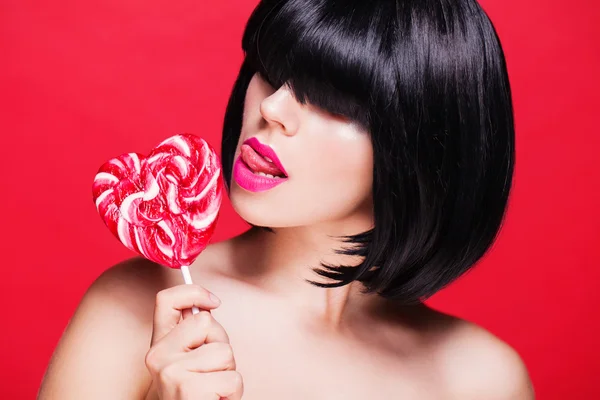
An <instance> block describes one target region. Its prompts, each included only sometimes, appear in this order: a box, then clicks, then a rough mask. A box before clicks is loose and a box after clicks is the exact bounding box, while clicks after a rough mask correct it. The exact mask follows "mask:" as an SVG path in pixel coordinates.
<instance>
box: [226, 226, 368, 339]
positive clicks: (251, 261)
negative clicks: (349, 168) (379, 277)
mask: <svg viewBox="0 0 600 400" xmlns="http://www.w3.org/2000/svg"><path fill="white" fill-rule="evenodd" d="M371 227H372V220H371V219H370V218H365V217H355V218H353V219H350V220H345V221H343V223H336V224H334V223H329V224H327V225H324V224H323V225H319V226H308V227H294V228H277V229H273V232H269V231H266V230H264V229H260V228H252V229H250V230H249V231H248V232H246V233H245V234H243V235H242V236H240V237H239V238H238V239H237V240H238V241H239V242H238V246H236V247H238V249H239V250H240V251H238V252H237V253H238V256H239V257H241V259H240V261H241V262H240V263H239V264H238V265H244V267H242V269H243V273H244V275H245V277H246V278H249V279H251V280H252V282H253V283H255V284H257V285H259V286H260V287H261V288H262V289H264V290H267V291H269V292H271V293H272V294H275V295H277V296H279V297H281V299H282V300H284V301H288V302H291V303H293V304H294V305H297V306H299V307H301V308H302V309H303V310H305V311H308V312H309V313H310V314H311V316H312V317H314V318H315V319H316V320H318V321H320V322H322V323H323V324H324V325H327V326H328V327H330V328H337V327H339V325H340V324H341V323H342V322H343V320H344V319H345V318H350V316H351V315H353V314H355V313H357V312H358V313H360V310H361V309H363V310H364V308H365V307H369V306H372V305H373V304H374V302H377V301H380V300H379V299H377V298H376V297H377V296H375V295H372V294H371V295H365V294H362V293H361V292H360V291H361V289H363V288H364V286H363V285H362V283H360V282H352V283H350V284H348V285H345V286H342V287H336V288H321V287H317V286H315V285H313V284H311V283H309V282H307V281H306V280H307V279H308V280H311V281H314V282H321V283H328V282H332V281H330V280H328V279H327V278H325V277H321V276H320V275H318V274H317V273H315V272H314V271H313V270H312V269H313V268H322V265H321V263H322V262H323V263H325V264H329V265H334V266H336V265H357V264H359V263H360V262H361V261H362V260H361V259H360V258H359V257H352V256H346V255H340V254H336V253H335V250H336V249H341V248H342V247H343V246H344V245H346V244H345V243H343V242H342V241H341V239H340V236H347V235H354V234H358V233H361V232H364V231H366V230H368V229H370V228H371Z"/></svg>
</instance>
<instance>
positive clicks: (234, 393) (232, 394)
mask: <svg viewBox="0 0 600 400" xmlns="http://www.w3.org/2000/svg"><path fill="white" fill-rule="evenodd" d="M199 377H200V378H199V379H197V380H194V385H197V388H198V393H203V392H204V393H206V391H207V389H208V390H209V393H214V394H215V395H216V396H220V397H215V398H221V397H226V398H227V399H228V400H240V399H241V398H242V394H243V393H244V382H243V379H242V375H240V373H239V372H238V371H219V372H206V373H203V374H200V375H199Z"/></svg>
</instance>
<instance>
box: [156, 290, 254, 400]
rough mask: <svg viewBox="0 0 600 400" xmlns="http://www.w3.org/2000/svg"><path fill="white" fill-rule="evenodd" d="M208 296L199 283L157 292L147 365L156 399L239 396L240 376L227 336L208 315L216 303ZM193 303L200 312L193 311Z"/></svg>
mask: <svg viewBox="0 0 600 400" xmlns="http://www.w3.org/2000/svg"><path fill="white" fill-rule="evenodd" d="M210 295H211V293H210V292H209V291H208V290H206V289H204V288H203V287H201V286H199V285H178V286H175V287H172V288H169V289H165V290H162V291H161V292H159V293H158V294H157V296H156V307H155V310H154V326H153V330H152V342H151V345H150V350H149V351H148V353H147V354H146V367H147V368H148V370H149V371H150V374H151V375H152V379H153V380H154V381H155V383H156V387H157V390H158V397H159V398H160V399H161V400H187V399H194V400H220V399H221V398H227V399H229V400H238V399H241V397H242V393H243V382H242V377H241V375H240V374H239V372H237V371H236V370H235V368H236V365H235V359H234V356H233V351H232V348H231V345H230V344H229V337H228V336H227V332H225V329H223V327H222V326H221V324H219V323H218V322H217V321H216V320H215V319H214V318H213V316H212V314H211V313H210V310H211V309H214V308H217V307H218V306H219V304H220V301H218V300H217V301H216V302H215V301H213V300H211V298H210ZM213 296H214V295H213ZM192 306H196V307H198V308H199V309H200V313H198V314H192V312H191V310H190V309H191V307H192Z"/></svg>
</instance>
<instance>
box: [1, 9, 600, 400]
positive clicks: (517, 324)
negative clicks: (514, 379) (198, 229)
mask: <svg viewBox="0 0 600 400" xmlns="http://www.w3.org/2000/svg"><path fill="white" fill-rule="evenodd" d="M255 3H256V1H255V0H252V1H251V0H245V1H226V2H203V1H198V0H195V1H191V0H177V1H173V2H168V1H166V0H162V1H156V0H154V1H149V0H145V1H135V0H119V1H117V0H103V1H85V2H81V1H75V0H68V1H60V2H50V1H45V2H40V1H37V2H33V1H24V0H4V1H2V3H1V4H0V57H1V58H0V59H1V60H2V62H1V63H0V93H1V104H0V106H1V107H0V129H1V130H0V132H2V145H1V146H2V147H1V150H0V154H1V156H0V177H1V189H0V190H1V193H2V194H1V196H0V209H1V210H2V225H1V226H2V230H1V231H0V232H2V233H1V235H2V237H1V240H0V246H2V255H3V260H2V265H3V266H4V267H5V271H4V273H3V275H2V278H1V279H0V296H1V297H0V305H1V306H0V307H2V309H1V314H0V324H1V328H0V354H1V355H2V356H1V360H2V364H1V371H0V398H2V399H32V398H34V396H35V393H36V391H37V388H38V386H39V383H40V380H41V378H42V375H43V372H44V370H45V367H46V364H47V362H48V360H49V358H50V355H51V353H52V351H53V349H54V346H55V345H56V343H57V341H58V339H59V337H60V335H61V333H62V331H63V329H64V327H65V325H66V324H67V322H68V319H69V317H70V316H71V315H72V313H73V312H74V310H75V308H76V306H77V304H78V302H79V300H80V298H81V296H82V295H83V294H84V292H85V290H86V288H87V287H88V285H89V284H90V283H91V282H92V281H93V280H94V279H95V278H96V277H97V276H98V275H99V274H100V273H101V272H102V271H104V270H105V269H106V268H108V267H109V266H111V265H113V264H115V263H117V262H118V261H120V260H122V259H124V258H127V257H130V256H131V255H132V254H131V253H130V252H129V251H127V250H126V249H125V248H124V247H123V246H122V245H121V244H120V243H119V242H118V241H117V240H116V239H115V238H114V237H113V236H112V235H111V234H110V233H109V232H108V230H107V229H106V228H105V227H104V225H103V224H102V222H101V220H100V218H99V217H98V216H97V215H96V210H95V208H94V205H93V203H92V200H91V183H92V179H93V176H94V174H95V172H96V170H97V168H98V167H99V166H100V164H101V163H102V162H104V161H105V160H107V159H108V158H111V157H114V156H116V155H118V154H121V153H123V152H127V151H138V152H142V153H145V152H147V151H148V150H150V149H151V148H152V147H153V146H155V145H156V144H158V142H159V141H161V140H162V139H164V138H165V137H167V136H171V135H173V134H175V133H181V132H185V131H188V132H192V133H196V134H199V135H202V136H203V137H205V138H206V139H207V140H208V141H209V142H210V143H211V144H212V145H213V146H215V147H217V148H219V147H220V139H219V138H220V132H221V124H222V117H223V112H224V109H225V105H226V101H227V98H228V95H229V90H230V88H231V86H232V84H233V81H234V78H235V76H236V73H237V70H238V67H239V63H240V61H241V56H242V53H241V49H240V39H241V34H242V31H243V27H244V24H245V21H246V19H247V18H248V16H249V15H250V12H251V10H252V9H253V7H254V5H255ZM481 3H482V5H483V6H484V8H485V9H486V10H487V11H488V13H489V15H490V16H491V18H492V20H493V21H494V23H495V25H496V27H497V29H498V32H499V34H500V37H501V39H502V41H503V45H504V49H505V52H506V57H507V61H508V66H509V73H510V77H511V81H512V88H513V93H514V104H515V110H516V111H515V112H516V126H517V166H516V172H515V181H514V191H513V194H512V199H511V204H510V208H509V212H508V216H507V220H506V224H505V226H504V230H503V231H502V233H501V236H500V238H499V240H498V242H497V243H496V245H495V247H494V249H493V250H492V252H491V253H490V254H489V256H488V257H486V258H485V259H484V261H482V263H481V264H480V265H479V266H478V268H477V269H475V270H474V271H473V272H471V273H469V274H468V275H467V276H466V277H465V278H463V279H461V280H459V281H458V282H457V283H456V284H454V285H452V286H451V287H450V288H449V289H447V290H444V291H442V292H440V293H439V294H438V295H436V296H435V297H434V298H432V299H431V301H430V303H431V304H432V305H433V306H435V307H437V308H440V309H442V310H445V311H448V312H451V313H454V314H457V315H459V316H462V317H465V318H468V319H471V320H473V321H475V322H477V323H479V324H481V325H483V326H484V327H486V328H487V329H489V330H491V331H492V332H493V333H495V334H496V335H498V336H499V337H501V338H502V339H504V340H505V341H507V342H508V343H510V344H511V345H512V346H513V347H515V348H516V349H517V350H518V351H519V353H520V354H521V355H522V357H523V359H524V360H525V362H526V364H527V366H528V368H529V371H530V374H531V377H532V379H533V382H534V386H535V387H536V391H537V394H538V398H540V399H592V398H600V397H598V393H599V389H597V382H596V381H597V376H598V373H600V361H598V356H599V355H600V346H599V345H598V343H597V338H599V337H600V329H599V324H598V321H597V319H598V317H599V311H598V310H599V307H598V306H599V303H600V302H599V300H600V296H599V295H598V292H597V290H596V286H597V285H598V284H599V282H600V268H599V267H598V256H599V255H600V254H599V253H600V211H599V207H598V205H599V204H600V201H599V200H600V191H599V189H598V184H599V183H600V168H598V165H597V163H598V159H597V154H598V153H599V150H598V149H599V147H600V135H599V134H598V133H599V132H598V127H597V125H596V123H595V122H596V121H595V119H597V116H598V108H599V107H600V102H599V101H598V97H597V96H598V94H599V93H600V80H599V79H598V77H597V75H596V74H597V73H598V71H599V70H600V40H599V36H600V27H599V26H600V25H599V23H598V21H600V12H599V10H600V6H599V5H598V3H597V2H592V1H585V0H570V1H568V2H564V1H556V0H553V1H550V0H528V1H526V2H522V1H518V0H482V1H481ZM244 227H245V224H244V223H243V221H241V220H240V219H239V218H238V217H237V216H236V215H235V213H234V212H233V210H232V209H231V206H230V205H229V203H228V202H226V203H225V205H224V207H223V211H222V214H221V217H220V222H219V225H218V228H217V233H216V237H215V240H221V239H224V238H227V237H230V236H232V235H234V234H236V233H238V232H240V231H241V230H242V229H244ZM92 345H93V343H90V346H92Z"/></svg>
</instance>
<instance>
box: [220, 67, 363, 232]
mask: <svg viewBox="0 0 600 400" xmlns="http://www.w3.org/2000/svg"><path fill="white" fill-rule="evenodd" d="M265 157H267V158H265ZM269 175H271V176H275V178H272V177H271V176H269ZM372 184H373V149H372V146H371V140H370V137H369V134H368V132H366V131H365V130H364V129H361V128H360V127H359V126H358V125H356V124H354V123H352V122H351V121H349V120H346V119H344V118H342V117H340V116H336V115H332V114H329V113H327V112H326V111H324V110H321V109H318V108H317V107H315V106H312V105H310V104H305V105H302V104H300V103H299V102H298V101H296V99H295V98H294V97H293V94H292V92H291V91H290V90H289V88H288V87H287V86H285V85H284V86H282V87H280V88H279V89H275V88H273V87H271V86H270V85H269V84H268V83H267V82H266V81H265V80H263V79H262V78H261V77H260V75H259V74H255V75H254V76H253V78H252V80H251V81H250V84H249V86H248V90H247V94H246V100H245V103H244V114H243V122H242V130H241V134H240V139H239V142H238V145H237V148H236V152H235V156H234V167H233V173H232V179H231V189H230V197H231V202H232V205H233V207H234V208H235V210H236V211H237V212H238V214H239V215H240V216H241V217H242V218H244V219H245V220H246V221H248V222H249V223H251V224H253V225H257V226H267V227H271V228H281V227H293V226H306V225H313V224H316V223H323V222H334V221H339V220H341V219H344V218H346V217H349V216H351V215H354V214H356V213H365V212H367V213H369V214H370V213H371V208H372V198H371V193H372Z"/></svg>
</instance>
